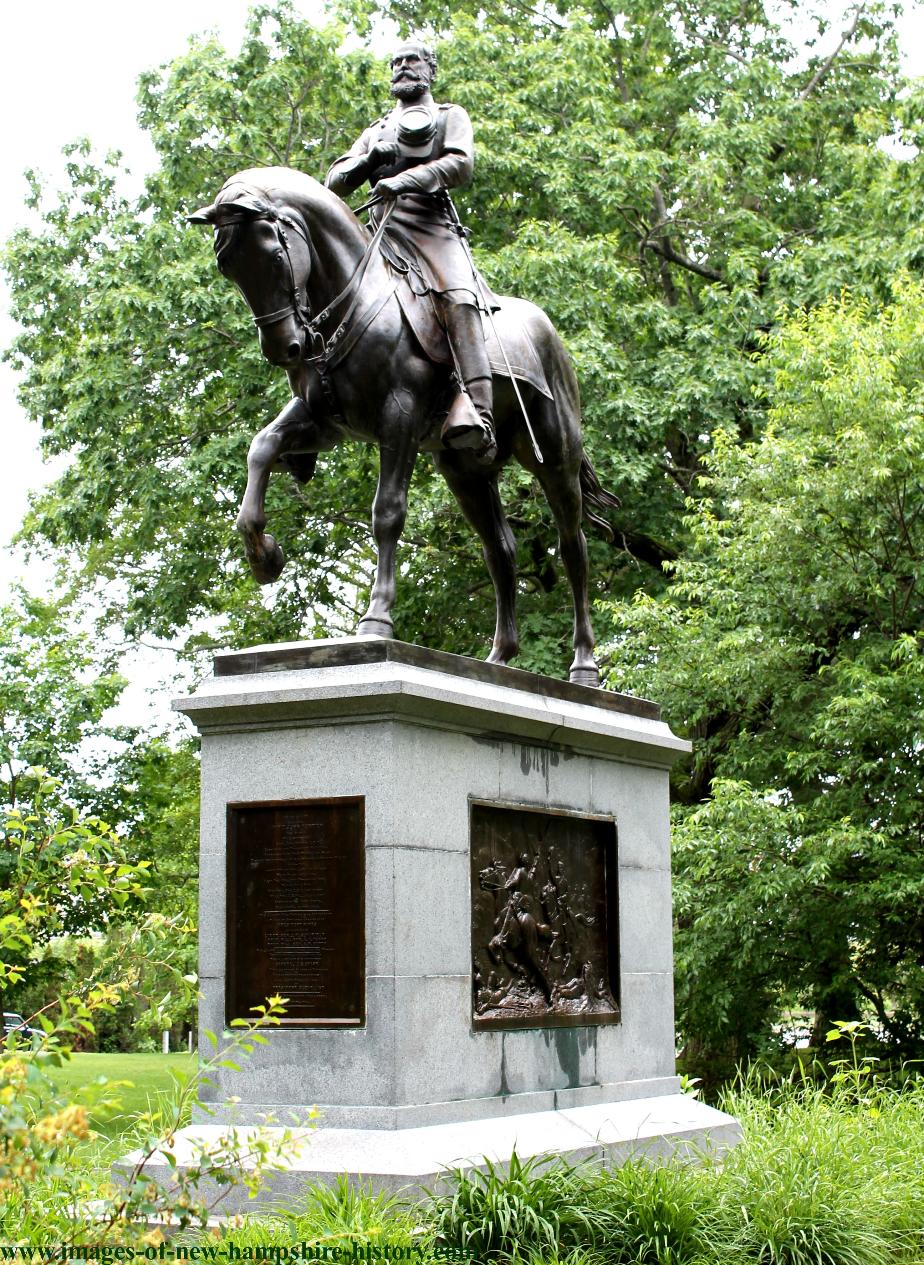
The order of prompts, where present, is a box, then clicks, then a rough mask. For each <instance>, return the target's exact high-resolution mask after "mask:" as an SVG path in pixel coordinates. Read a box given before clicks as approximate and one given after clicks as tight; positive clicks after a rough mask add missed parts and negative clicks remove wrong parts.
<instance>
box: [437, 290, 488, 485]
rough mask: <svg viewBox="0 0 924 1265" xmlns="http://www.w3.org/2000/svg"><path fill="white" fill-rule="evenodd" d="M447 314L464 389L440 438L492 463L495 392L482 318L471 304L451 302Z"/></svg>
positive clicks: (450, 335) (444, 425) (451, 410)
mask: <svg viewBox="0 0 924 1265" xmlns="http://www.w3.org/2000/svg"><path fill="white" fill-rule="evenodd" d="M444 314H445V318H446V332H447V334H448V336H449V341H450V343H451V344H452V350H453V352H454V356H455V361H456V365H457V367H458V371H459V374H460V375H461V378H462V383H463V385H464V389H463V390H461V391H460V392H459V394H458V395H457V396H456V397H455V399H454V400H453V402H452V404H451V405H450V408H449V413H448V415H447V417H446V421H445V422H444V423H443V429H442V432H441V434H440V438H441V439H442V441H443V443H444V444H445V445H446V447H447V448H467V449H471V450H474V452H475V455H476V456H477V458H478V460H479V461H484V462H490V461H493V460H494V458H495V457H496V456H497V443H496V441H495V438H494V416H493V407H494V391H493V385H492V380H491V362H490V360H489V359H488V352H487V348H486V347H485V345H484V330H483V329H482V325H481V315H480V313H479V311H478V309H477V308H476V307H473V306H472V305H471V304H469V303H465V304H461V303H447V304H446V305H445V307H444Z"/></svg>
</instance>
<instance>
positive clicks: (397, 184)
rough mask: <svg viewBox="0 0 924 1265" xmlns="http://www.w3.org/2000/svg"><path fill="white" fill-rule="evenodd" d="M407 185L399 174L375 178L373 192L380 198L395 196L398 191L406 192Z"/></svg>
mask: <svg viewBox="0 0 924 1265" xmlns="http://www.w3.org/2000/svg"><path fill="white" fill-rule="evenodd" d="M407 191H408V185H407V183H406V182H405V181H404V180H402V178H401V177H400V176H388V177H386V178H385V179H384V180H377V181H376V184H375V192H376V193H377V194H378V196H379V197H381V198H396V197H397V196H398V194H399V193H407Z"/></svg>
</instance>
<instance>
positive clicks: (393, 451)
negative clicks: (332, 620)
mask: <svg viewBox="0 0 924 1265" xmlns="http://www.w3.org/2000/svg"><path fill="white" fill-rule="evenodd" d="M402 420H404V419H402ZM397 430H398V428H389V431H390V432H391V433H389V432H386V435H387V438H384V439H383V442H382V445H381V447H380V449H379V484H378V487H377V489H376V493H375V500H374V501H373V503H372V534H373V536H374V537H375V544H376V549H377V550H378V558H377V560H376V564H375V580H374V582H373V585H372V594H371V596H370V599H369V608H368V610H367V611H366V613H365V615H363V617H362V619H361V620H360V621H359V624H358V625H357V628H356V631H357V632H358V633H361V634H370V633H371V634H373V635H374V636H376V637H393V636H394V625H393V623H392V618H391V608H392V606H393V605H394V601H395V554H396V552H397V548H398V541H399V539H400V538H401V532H402V531H403V530H404V522H405V519H406V518H407V491H408V487H409V485H410V482H411V475H412V474H413V473H414V463H415V462H416V460H417V444H416V442H415V440H414V437H413V435H412V434H410V433H409V432H410V427H408V426H406V424H405V425H402V427H401V430H403V433H396V432H397Z"/></svg>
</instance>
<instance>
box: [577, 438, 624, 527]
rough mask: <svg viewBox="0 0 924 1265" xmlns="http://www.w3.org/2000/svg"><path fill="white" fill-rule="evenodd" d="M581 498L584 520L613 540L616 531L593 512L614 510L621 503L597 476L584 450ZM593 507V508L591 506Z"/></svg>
mask: <svg viewBox="0 0 924 1265" xmlns="http://www.w3.org/2000/svg"><path fill="white" fill-rule="evenodd" d="M580 477H581V498H582V500H583V503H584V520H585V521H586V522H588V523H593V525H594V527H598V528H599V529H600V531H602V532H603V534H604V536H606V538H607V540H615V538H616V533H615V531H614V530H613V528H612V527H611V526H610V524H609V523H608V522H607V521H606V519H605V518H601V517H600V515H599V514H595V513H594V512H593V510H594V509H598V510H615V509H619V506H620V504H621V502H620V500H619V497H618V496H614V495H613V493H612V492H607V490H606V488H605V487H604V486H603V485H602V483H601V482H600V480H599V479H598V478H597V472H596V470H594V468H593V466H592V465H591V464H590V458H589V457H588V456H587V453H586V452H585V453H584V455H583V456H582V457H581V476H580ZM591 506H592V507H593V509H592V508H591Z"/></svg>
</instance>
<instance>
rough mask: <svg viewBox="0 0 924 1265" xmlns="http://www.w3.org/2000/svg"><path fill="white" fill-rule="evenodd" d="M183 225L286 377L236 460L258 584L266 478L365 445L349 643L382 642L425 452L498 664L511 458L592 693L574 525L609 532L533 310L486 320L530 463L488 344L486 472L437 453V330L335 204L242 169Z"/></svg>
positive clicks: (570, 396)
mask: <svg viewBox="0 0 924 1265" xmlns="http://www.w3.org/2000/svg"><path fill="white" fill-rule="evenodd" d="M189 218H190V220H191V221H192V222H193V223H197V224H210V225H212V226H213V227H214V229H215V252H216V256H217V263H218V267H219V270H220V271H221V272H222V274H223V275H224V276H226V277H228V278H229V279H231V280H232V281H234V282H235V283H236V284H237V286H238V287H239V289H240V290H241V291H242V293H243V295H244V297H245V299H246V300H247V303H248V305H249V306H250V310H251V312H252V314H253V318H254V321H255V323H256V325H257V328H258V331H259V338H260V346H261V349H262V351H263V354H264V356H265V357H266V358H267V359H268V360H269V361H270V362H271V363H272V364H274V365H278V366H279V367H281V368H283V369H285V371H286V373H287V375H288V378H289V383H290V386H291V388H292V394H293V398H292V400H291V401H290V402H289V403H288V404H287V405H286V407H285V408H284V409H283V410H282V412H281V413H280V414H279V416H278V417H276V418H275V420H274V421H272V422H270V423H269V425H267V426H265V427H264V428H263V430H261V431H260V432H259V433H258V434H257V436H256V437H255V439H254V440H253V443H252V444H251V446H250V452H249V455H248V459H247V488H246V491H245V493H244V498H243V501H242V504H241V508H240V513H239V515H238V519H237V527H238V530H239V531H240V532H241V534H242V536H243V539H244V544H245V547H246V550H247V558H248V561H249V563H250V568H251V570H252V572H253V574H254V576H255V578H256V579H257V580H258V581H259V582H260V583H261V584H268V583H271V582H273V581H274V580H276V579H278V577H279V574H280V572H281V571H282V568H283V565H284V558H283V554H282V550H281V549H280V547H279V545H278V544H277V543H276V541H275V540H274V538H273V537H272V536H271V535H269V534H268V533H266V531H265V527H266V509H265V497H266V489H267V485H268V482H269V476H270V473H271V472H272V470H273V469H276V468H279V467H282V468H285V469H288V470H289V471H290V472H291V473H292V474H293V475H294V476H295V477H296V478H297V479H299V481H301V482H307V480H308V479H310V478H311V476H312V474H313V473H314V466H315V462H316V460H317V454H318V453H319V452H323V451H326V450H328V449H330V448H333V447H334V446H335V445H336V444H338V443H340V442H341V441H342V440H344V439H359V440H362V441H365V442H367V443H374V444H377V445H378V448H379V455H380V468H379V480H378V488H377V491H376V494H375V500H374V503H373V507H372V528H373V534H374V537H375V542H376V546H377V549H378V558H377V564H376V571H375V580H374V583H373V586H372V592H371V596H370V602H369V607H368V610H367V611H366V613H365V614H364V615H363V617H362V619H361V620H360V621H359V624H358V627H357V632H359V633H371V634H376V635H378V636H382V637H391V636H393V627H392V616H391V611H392V606H393V603H394V599H395V553H396V548H397V544H398V540H399V537H400V535H401V531H402V529H403V526H404V522H405V518H406V514H407V495H408V486H409V484H410V481H411V475H412V473H413V470H414V464H415V462H416V460H417V454H418V453H419V452H421V451H427V452H430V453H432V455H433V460H434V463H435V465H436V468H437V469H438V470H439V472H440V474H442V476H443V477H444V478H445V480H446V482H447V483H448V484H449V487H450V488H451V490H452V492H453V494H454V496H455V498H456V500H457V501H458V503H459V506H460V508H461V510H462V512H463V514H464V515H465V517H466V519H467V520H468V522H469V523H470V524H471V525H472V527H474V529H475V531H476V532H477V533H478V535H479V537H480V538H481V543H482V546H483V550H484V557H485V561H486V563H487V566H488V570H489V572H490V575H491V579H492V581H493V583H494V589H495V595H496V601H497V624H496V629H495V633H494V643H493V646H492V648H491V653H490V654H489V655H488V659H487V661H488V662H489V663H497V664H506V663H508V662H509V661H510V660H511V659H512V658H513V657H514V656H515V655H516V654H517V651H518V649H519V639H518V634H517V625H516V613H515V600H516V547H515V542H514V538H513V533H512V532H511V529H510V526H509V524H508V522H507V519H506V517H505V515H504V510H503V507H502V505H501V499H500V494H499V490H498V475H499V473H500V471H501V469H502V468H503V467H504V465H505V464H506V463H507V462H509V461H510V460H511V458H516V460H517V461H518V462H519V463H520V465H522V466H523V467H524V468H525V469H526V470H528V471H529V472H530V473H531V474H533V475H534V476H535V477H536V478H537V479H538V481H539V483H540V485H541V486H542V489H543V491H544V493H545V495H546V498H547V500H548V503H549V506H550V508H551V510H552V513H553V515H554V517H555V522H556V524H557V527H558V533H559V540H560V546H561V557H562V562H563V564H564V568H565V572H566V574H567V577H568V582H569V584H570V587H571V592H572V595H573V599H574V642H573V644H574V660H573V662H572V664H571V668H570V679H571V680H572V681H574V682H576V683H578V684H582V685H597V684H599V673H598V670H597V664H596V661H595V660H594V655H593V650H594V634H593V629H592V627H591V623H590V612H589V596H588V567H587V544H586V541H585V539H584V533H583V531H582V527H581V523H582V519H586V520H588V521H590V522H592V523H594V524H595V525H597V526H598V527H600V528H601V529H602V530H603V531H605V532H606V533H607V534H608V535H610V536H612V532H611V529H610V528H609V525H608V524H607V523H606V522H605V521H604V520H603V519H602V518H601V517H600V516H599V515H598V514H597V513H594V510H605V509H607V508H609V507H614V506H616V505H618V501H617V500H616V498H615V497H614V496H612V495H611V494H610V493H608V492H606V491H604V489H603V488H602V487H601V486H600V483H599V481H598V479H597V477H596V475H595V474H594V471H593V467H592V466H591V464H590V462H589V460H588V458H587V456H586V455H585V454H584V450H583V444H582V439H581V415H580V398H579V394H578V385H577V380H576V377H575V374H574V370H573V368H572V365H571V362H570V360H569V357H568V354H567V352H566V351H565V348H564V346H563V345H562V342H561V340H560V338H559V337H558V335H557V333H556V332H555V329H554V327H553V326H552V323H551V322H550V321H549V319H548V317H547V316H546V315H545V313H544V312H543V311H542V310H541V309H540V308H538V307H536V306H535V305H534V304H532V303H528V302H526V301H524V300H522V299H514V298H501V300H500V303H501V306H500V309H499V311H498V312H497V313H496V316H495V321H496V325H497V333H498V334H499V336H500V339H501V340H502V342H503V346H504V349H505V350H506V352H507V355H508V358H509V361H510V362H511V364H512V366H513V369H512V372H513V374H514V375H515V376H516V378H517V379H518V385H519V388H520V393H521V396H522V399H523V402H524V403H525V405H526V409H527V412H528V416H529V421H530V423H531V426H532V431H533V433H534V437H535V444H536V446H537V447H538V450H539V454H540V455H541V460H540V459H539V456H537V453H536V451H535V450H534V446H533V443H532V441H531V437H530V435H529V433H528V429H527V426H526V422H525V420H524V417H523V413H522V412H521V409H520V406H519V404H518V401H517V398H516V393H515V391H514V389H513V384H512V382H511V379H510V377H509V376H508V375H507V373H506V370H505V368H504V367H503V360H502V359H499V358H498V356H497V351H498V348H497V346H496V342H495V345H494V346H493V348H492V345H491V339H490V337H488V345H489V350H492V352H493V354H492V356H491V362H492V369H493V372H494V416H495V424H496V431H497V454H496V457H495V458H494V459H493V460H491V461H489V462H488V463H484V461H483V460H479V458H478V457H477V455H475V454H473V453H472V452H470V451H465V450H450V449H448V448H445V447H443V445H442V444H441V442H440V438H439V436H440V426H441V423H442V421H443V419H444V418H445V416H446V413H447V410H448V408H449V406H450V404H451V402H452V399H453V387H452V383H451V377H450V372H449V368H448V365H447V364H446V363H441V362H440V359H441V358H442V359H443V360H445V359H446V358H448V357H447V356H446V353H445V351H443V352H441V351H440V349H439V347H436V348H435V349H434V346H433V345H432V339H430V340H428V337H427V331H428V329H429V330H430V331H431V332H432V330H433V328H434V321H433V318H432V313H430V314H428V313H427V312H425V311H424V312H421V310H420V306H419V305H420V302H421V301H420V300H419V299H418V300H415V299H414V296H413V295H412V294H410V292H409V291H406V290H405V289H403V288H402V287H403V286H404V283H403V280H402V278H401V276H400V274H398V273H396V272H394V271H393V270H392V269H391V268H390V267H389V265H388V263H387V262H386V261H385V260H384V259H383V258H382V256H381V254H380V252H379V251H378V249H377V243H376V241H375V239H374V238H372V237H371V236H370V233H369V231H368V230H367V229H366V228H364V227H363V225H362V224H361V223H360V221H359V220H358V219H357V217H356V216H355V215H354V214H353V212H352V211H351V210H350V208H349V207H348V206H347V205H346V203H345V202H343V201H342V200H341V199H340V198H339V197H338V196H337V195H336V194H334V193H331V192H330V191H329V190H328V189H326V188H324V186H323V185H321V184H319V183H318V181H316V180H314V179H312V178H311V177H310V176H307V175H304V174H303V173H301V172H297V171H292V170H289V169H287V168H280V167H271V168H260V169H253V170H248V171H242V172H240V173H238V174H237V175H235V176H233V177H232V178H231V179H230V180H229V181H228V182H227V183H226V184H225V185H224V187H223V188H222V190H221V191H220V193H219V194H218V196H217V197H216V199H215V201H214V203H212V204H211V205H210V206H207V207H203V208H202V209H201V210H199V211H197V212H196V213H195V214H194V215H192V216H190V217H189ZM415 303H416V304H417V306H416V307H415ZM425 348H426V350H425ZM428 353H429V354H428Z"/></svg>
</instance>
